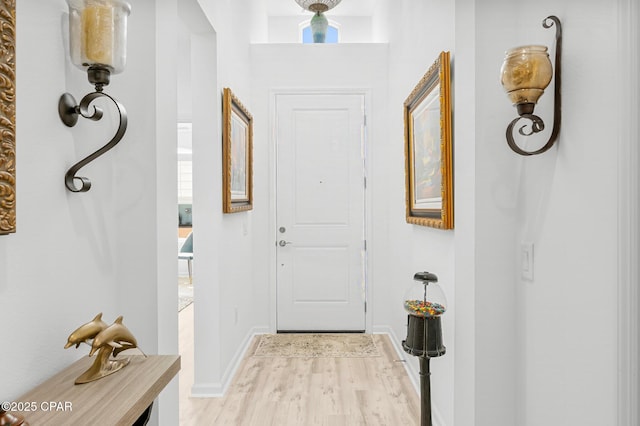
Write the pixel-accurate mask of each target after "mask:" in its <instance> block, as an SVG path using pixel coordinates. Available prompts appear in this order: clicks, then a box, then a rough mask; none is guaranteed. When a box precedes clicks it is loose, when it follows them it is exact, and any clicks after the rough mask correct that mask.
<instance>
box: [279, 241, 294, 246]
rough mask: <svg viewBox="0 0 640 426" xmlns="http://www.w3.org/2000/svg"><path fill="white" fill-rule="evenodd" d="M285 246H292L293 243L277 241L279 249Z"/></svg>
mask: <svg viewBox="0 0 640 426" xmlns="http://www.w3.org/2000/svg"><path fill="white" fill-rule="evenodd" d="M287 244H293V243H292V242H291V241H285V240H280V241H278V245H279V246H280V247H284V246H286V245H287Z"/></svg>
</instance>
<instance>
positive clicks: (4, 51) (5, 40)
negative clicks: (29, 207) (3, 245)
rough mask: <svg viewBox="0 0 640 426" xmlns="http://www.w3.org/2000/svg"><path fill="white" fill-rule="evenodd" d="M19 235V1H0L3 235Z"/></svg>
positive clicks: (0, 199) (0, 221)
mask: <svg viewBox="0 0 640 426" xmlns="http://www.w3.org/2000/svg"><path fill="white" fill-rule="evenodd" d="M12 232H16V2H15V0H0V235H2V234H10V233H12Z"/></svg>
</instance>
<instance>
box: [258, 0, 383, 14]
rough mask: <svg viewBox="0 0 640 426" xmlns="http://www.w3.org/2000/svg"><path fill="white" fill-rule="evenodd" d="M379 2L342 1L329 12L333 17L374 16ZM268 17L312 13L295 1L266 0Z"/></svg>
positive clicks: (376, 0) (371, 0)
mask: <svg viewBox="0 0 640 426" xmlns="http://www.w3.org/2000/svg"><path fill="white" fill-rule="evenodd" d="M378 1H379V0H342V2H341V3H340V4H339V5H337V6H336V7H335V8H333V9H331V10H330V11H328V12H327V14H329V15H333V16H372V15H373V12H374V6H375V4H376V2H378ZM265 2H266V9H267V15H269V16H291V15H304V14H309V13H310V12H308V11H305V10H304V9H302V8H301V7H300V6H298V4H297V3H296V2H295V0H265Z"/></svg>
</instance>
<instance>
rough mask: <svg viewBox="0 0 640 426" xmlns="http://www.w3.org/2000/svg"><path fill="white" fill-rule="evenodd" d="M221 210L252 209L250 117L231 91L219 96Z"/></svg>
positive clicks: (239, 210)
mask: <svg viewBox="0 0 640 426" xmlns="http://www.w3.org/2000/svg"><path fill="white" fill-rule="evenodd" d="M222 121H223V130H222V162H223V164H222V197H223V198H222V209H223V211H224V213H237V212H241V211H247V210H251V209H252V208H253V117H252V116H251V114H250V113H249V111H247V109H246V108H245V107H244V106H243V105H242V103H241V102H240V101H239V100H238V98H236V96H235V95H234V94H233V92H232V91H231V89H229V88H228V87H226V88H224V90H223V93H222Z"/></svg>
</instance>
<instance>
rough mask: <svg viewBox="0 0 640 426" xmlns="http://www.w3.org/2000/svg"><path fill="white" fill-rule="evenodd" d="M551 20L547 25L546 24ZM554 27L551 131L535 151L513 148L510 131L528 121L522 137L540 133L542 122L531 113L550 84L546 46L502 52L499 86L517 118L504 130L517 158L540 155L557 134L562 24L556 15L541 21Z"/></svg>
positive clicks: (549, 146)
mask: <svg viewBox="0 0 640 426" xmlns="http://www.w3.org/2000/svg"><path fill="white" fill-rule="evenodd" d="M549 21H551V22H549ZM554 24H555V26H556V59H555V62H556V64H555V67H556V70H555V79H556V81H555V93H554V95H555V105H554V113H553V130H552V132H551V136H550V137H549V140H548V141H547V143H546V144H545V145H544V146H543V147H542V148H540V149H538V150H535V151H525V150H523V149H522V148H520V147H519V146H518V145H516V143H515V141H514V139H513V128H514V126H515V125H516V123H517V122H518V121H519V120H520V119H522V118H525V119H527V120H529V121H531V129H530V130H528V131H527V130H526V127H527V126H526V125H523V126H522V127H520V128H519V129H518V133H520V134H521V135H522V136H531V135H533V134H535V133H538V132H541V131H542V130H544V122H543V121H542V119H541V118H540V117H538V116H537V115H534V114H533V110H534V107H535V105H536V102H537V101H538V98H540V96H542V94H543V93H544V89H546V87H547V86H548V85H549V83H550V82H551V76H552V72H553V70H552V66H551V61H550V60H549V54H548V53H547V47H546V46H521V47H516V48H513V49H510V50H508V51H507V52H506V56H505V58H504V62H503V63H502V69H501V70H500V73H501V80H500V81H501V83H502V85H503V86H504V89H505V91H506V92H507V95H508V96H509V99H511V102H513V105H514V106H515V107H516V109H517V110H518V115H519V117H517V118H516V119H514V120H513V121H512V122H511V123H510V124H509V126H508V127H507V143H508V145H509V147H510V148H511V149H512V150H514V151H515V152H517V153H518V154H520V155H536V154H541V153H543V152H545V151H547V150H548V149H549V148H551V147H552V146H553V144H554V142H555V141H556V138H557V137H558V133H559V132H560V118H561V116H560V106H561V97H560V55H561V53H562V25H561V24H560V19H558V17H556V16H553V15H552V16H548V17H547V18H545V19H544V20H543V21H542V26H543V27H544V28H551V27H552V26H553V25H554Z"/></svg>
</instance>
